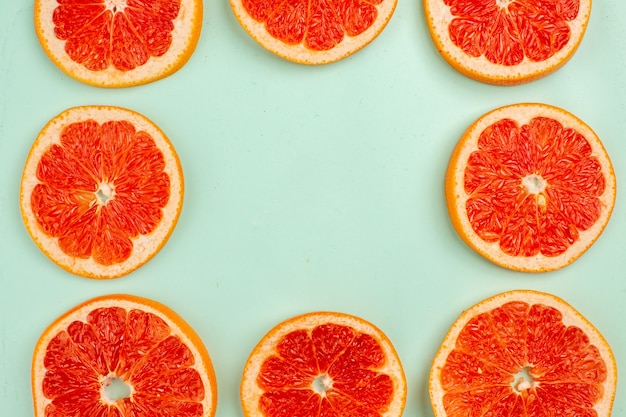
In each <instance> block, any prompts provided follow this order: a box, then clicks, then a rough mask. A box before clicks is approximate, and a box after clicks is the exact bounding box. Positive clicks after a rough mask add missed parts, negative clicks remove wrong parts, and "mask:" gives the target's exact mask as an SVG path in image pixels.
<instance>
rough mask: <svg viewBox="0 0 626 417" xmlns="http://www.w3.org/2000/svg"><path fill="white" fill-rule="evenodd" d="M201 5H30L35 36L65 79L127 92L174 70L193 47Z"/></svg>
mask: <svg viewBox="0 0 626 417" xmlns="http://www.w3.org/2000/svg"><path fill="white" fill-rule="evenodd" d="M201 27H202V0H91V1H85V0H35V32H36V34H37V37H38V38H39V42H40V43H41V46H42V48H43V50H44V51H45V53H46V54H47V55H48V57H49V58H50V59H51V60H52V61H53V62H54V63H55V64H56V65H57V66H58V67H59V68H60V69H61V70H63V71H64V72H65V73H66V74H68V75H69V76H71V77H73V78H75V79H77V80H79V81H82V82H84V83H86V84H91V85H94V86H98V87H128V86H133V85H139V84H145V83H149V82H152V81H156V80H158V79H161V78H163V77H166V76H168V75H171V74H173V73H174V72H176V71H178V70H179V69H180V68H181V67H182V66H183V65H184V64H185V63H186V62H187V61H188V60H189V58H190V57H191V55H192V53H193V51H194V50H195V48H196V45H197V43H198V39H199V37H200V29H201Z"/></svg>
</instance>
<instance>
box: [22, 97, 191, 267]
mask: <svg viewBox="0 0 626 417" xmlns="http://www.w3.org/2000/svg"><path fill="white" fill-rule="evenodd" d="M88 119H94V120H96V121H97V122H98V123H102V122H104V121H108V120H131V121H132V123H133V124H134V125H135V128H136V129H137V131H141V130H144V131H146V132H147V133H148V134H150V136H151V137H152V139H154V141H155V143H156V144H157V147H158V148H159V149H160V150H161V152H163V155H164V157H165V162H166V168H165V172H166V173H167V174H168V175H169V177H170V197H169V200H168V203H167V205H166V206H165V207H164V208H163V209H162V210H163V217H162V218H161V221H160V223H159V225H158V226H157V228H156V229H155V230H153V231H152V233H150V234H148V235H140V236H138V237H137V238H136V239H132V240H133V253H132V254H131V257H130V258H129V259H127V260H126V261H124V262H122V263H120V264H114V265H109V266H107V265H101V264H98V263H96V262H95V261H93V259H92V258H88V259H78V258H74V257H71V256H69V255H67V254H65V253H64V252H62V251H61V250H60V248H59V247H58V243H57V239H56V238H52V237H50V236H48V235H47V234H46V233H44V231H43V229H42V228H41V226H39V224H38V223H37V220H36V219H35V215H34V213H33V212H32V208H31V205H30V196H31V193H32V191H33V189H34V187H35V186H36V185H37V184H38V183H39V181H38V180H37V176H36V170H37V164H38V163H39V160H40V159H41V156H42V154H43V153H44V152H45V151H46V149H48V147H49V146H50V145H52V144H53V143H58V134H59V133H60V132H61V130H62V129H63V127H65V126H67V124H69V123H73V122H77V121H84V120H88ZM183 198H184V179H183V170H182V166H181V163H180V160H179V158H178V155H177V154H176V151H175V149H174V146H173V145H172V143H171V142H170V140H169V139H168V137H167V136H166V135H165V133H163V131H162V130H161V129H160V128H159V127H158V126H157V125H156V124H154V123H153V122H152V121H151V120H149V119H148V118H146V117H145V116H143V115H142V114H140V113H137V112H135V111H133V110H129V109H125V108H122V107H115V106H79V107H72V108H70V109H67V110H65V111H64V112H62V113H60V114H59V115H58V116H56V117H54V118H52V119H51V120H50V121H49V122H48V123H47V124H46V125H45V126H44V128H43V129H42V130H41V132H40V133H39V135H38V136H37V138H36V139H35V142H34V143H33V145H32V147H31V149H30V152H29V154H28V157H27V158H26V163H25V165H24V172H23V174H22V182H21V186H20V209H21V213H22V220H23V221H24V225H25V227H26V230H27V231H28V233H29V235H30V236H31V238H32V239H33V241H34V242H35V244H36V245H37V246H38V247H39V249H40V250H41V251H42V252H43V253H44V254H45V255H46V256H47V257H48V258H49V259H50V260H51V261H52V262H54V263H55V264H56V265H58V266H59V267H61V268H62V269H64V270H66V271H67V272H70V273H72V274H75V275H79V276H82V277H85V278H91V279H111V278H119V277H122V276H124V275H127V274H129V273H131V272H133V271H135V270H136V269H137V268H139V267H141V266H142V265H144V264H145V263H146V262H148V261H149V260H150V259H152V258H153V257H154V256H155V255H156V254H157V253H158V252H159V251H160V250H161V249H162V247H163V246H164V245H165V243H166V242H167V241H168V239H169V237H170V235H171V234H172V232H173V231H174V229H175V227H176V224H177V223H178V218H179V217H180V213H181V211H182V205H183Z"/></svg>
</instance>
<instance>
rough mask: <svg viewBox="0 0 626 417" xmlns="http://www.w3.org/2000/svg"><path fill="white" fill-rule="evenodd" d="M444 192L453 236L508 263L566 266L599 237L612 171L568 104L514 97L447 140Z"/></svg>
mask: <svg viewBox="0 0 626 417" xmlns="http://www.w3.org/2000/svg"><path fill="white" fill-rule="evenodd" d="M445 189H446V199H447V204H448V211H449V214H450V218H451V220H452V224H453V226H454V228H455V229H456V231H457V232H458V234H459V235H460V236H461V238H462V239H463V240H464V241H465V242H466V243H467V244H468V245H469V246H470V247H472V248H473V249H474V250H476V251H477V252H478V253H480V254H481V255H483V256H484V257H485V258H487V259H489V260H491V261H492V262H494V263H496V264H498V265H500V266H503V267H506V268H509V269H513V270H518V271H528V272H543V271H552V270H556V269H559V268H562V267H564V266H566V265H569V264H570V263H571V262H573V261H574V260H575V259H577V258H578V257H579V256H581V255H582V254H583V253H584V252H585V251H586V250H587V249H588V248H589V247H590V246H591V245H592V244H593V243H594V242H595V241H596V240H597V239H598V237H599V236H600V234H601V233H602V231H603V230H604V228H605V226H606V225H607V223H608V221H609V218H610V216H611V212H612V211H613V206H614V205H615V194H616V182H615V173H614V172H613V167H612V165H611V161H610V159H609V156H608V154H607V152H606V150H605V149H604V146H603V145H602V143H601V141H600V139H599V138H598V136H597V135H596V134H595V133H594V132H593V130H591V128H590V127H589V126H587V125H586V124H585V123H584V122H583V121H581V120H580V119H578V118H577V117H575V116H574V115H572V114H571V113H569V112H567V111H565V110H563V109H560V108H557V107H553V106H549V105H546V104H537V103H522V104H513V105H509V106H504V107H500V108H498V109H496V110H493V111H491V112H489V113H487V114H485V115H483V116H481V117H480V118H479V119H478V120H476V121H475V122H474V123H473V124H472V125H471V126H470V127H469V128H468V129H467V130H466V131H465V133H464V134H463V135H462V137H461V139H460V140H459V142H458V144H457V145H456V148H455V149H454V151H453V153H452V156H451V158H450V163H449V165H448V171H447V173H446V182H445Z"/></svg>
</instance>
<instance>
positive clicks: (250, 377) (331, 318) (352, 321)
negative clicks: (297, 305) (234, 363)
mask: <svg viewBox="0 0 626 417" xmlns="http://www.w3.org/2000/svg"><path fill="white" fill-rule="evenodd" d="M326 323H333V324H338V325H343V326H349V327H352V328H353V329H355V330H356V331H357V332H359V333H363V334H368V335H370V336H372V337H373V338H374V339H376V340H377V341H378V343H379V344H380V346H381V348H382V349H383V351H384V352H385V357H386V358H387V363H386V364H385V366H383V367H382V368H379V369H377V371H378V372H382V373H385V374H387V375H389V376H390V377H391V378H392V381H393V384H394V397H393V399H392V402H391V404H390V407H389V409H388V410H387V411H386V412H385V413H383V414H382V415H381V417H400V416H401V415H402V412H403V410H404V407H405V405H406V395H407V387H406V376H405V374H404V370H403V368H402V363H401V361H400V357H399V356H398V354H397V352H396V350H395V348H394V346H393V344H392V343H391V341H390V340H389V338H388V337H387V336H386V335H385V333H383V332H382V330H380V329H379V328H377V327H376V326H374V325H373V324H372V323H370V322H367V321H365V320H364V319H362V318H360V317H356V316H352V315H349V314H345V313H338V312H311V313H306V314H302V315H298V316H295V317H292V318H290V319H288V320H285V321H283V322H281V323H279V324H278V325H276V326H275V327H274V328H272V329H271V330H270V331H269V332H268V333H267V334H266V335H265V336H263V338H261V340H260V341H259V342H258V344H257V345H256V346H255V347H254V349H253V350H252V353H251V354H250V356H249V358H248V360H247V361H246V364H245V367H244V370H243V376H242V380H241V386H240V398H241V404H242V409H243V414H244V416H245V417H258V416H261V415H262V413H261V411H260V410H259V408H258V404H259V399H260V397H261V395H262V394H263V393H264V391H263V390H262V389H261V388H260V387H259V386H258V384H257V382H256V378H257V376H258V374H259V372H260V369H261V365H262V364H263V362H264V361H265V359H266V358H268V357H269V356H270V355H271V354H272V353H273V352H274V351H275V348H276V345H277V344H278V342H279V341H280V340H281V339H282V338H283V337H284V336H285V335H287V334H288V333H290V332H292V331H294V330H302V329H306V330H312V329H313V328H315V327H316V326H319V325H321V324H326Z"/></svg>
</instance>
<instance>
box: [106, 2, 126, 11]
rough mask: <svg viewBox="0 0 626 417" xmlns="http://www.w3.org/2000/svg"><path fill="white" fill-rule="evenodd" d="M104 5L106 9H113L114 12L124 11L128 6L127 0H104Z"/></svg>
mask: <svg viewBox="0 0 626 417" xmlns="http://www.w3.org/2000/svg"><path fill="white" fill-rule="evenodd" d="M104 6H105V8H106V10H111V11H112V12H113V13H116V12H123V11H124V9H125V8H126V0H104Z"/></svg>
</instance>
